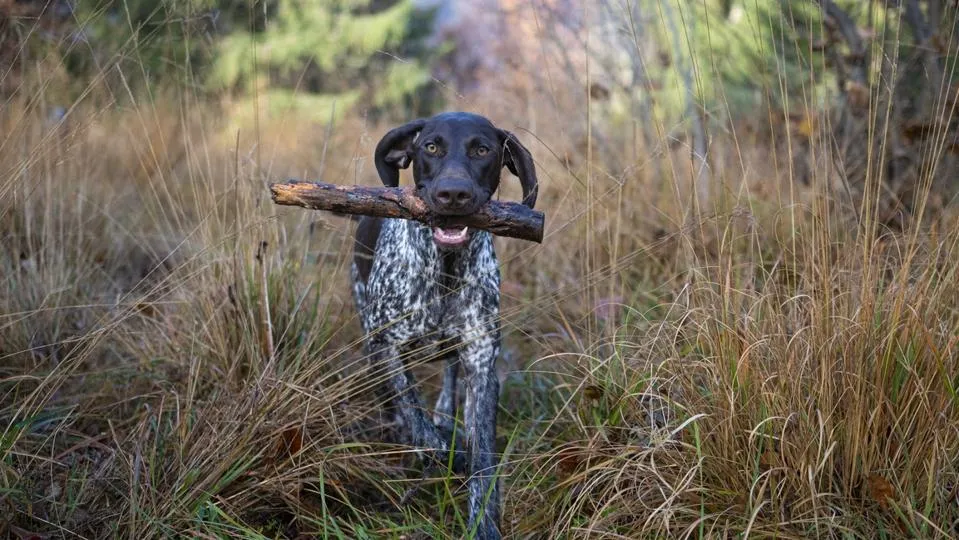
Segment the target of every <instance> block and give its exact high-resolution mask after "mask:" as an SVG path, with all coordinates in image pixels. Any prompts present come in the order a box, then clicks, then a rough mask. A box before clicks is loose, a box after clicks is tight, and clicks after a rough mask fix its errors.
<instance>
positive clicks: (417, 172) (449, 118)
mask: <svg viewBox="0 0 959 540" xmlns="http://www.w3.org/2000/svg"><path fill="white" fill-rule="evenodd" d="M374 160H375V162H376V171H377V172H378V173H379V175H380V179H381V180H382V181H383V184H384V185H386V186H389V187H396V186H398V185H399V180H400V171H399V170H400V169H405V168H407V167H409V165H410V164H411V163H412V165H413V180H414V182H415V183H416V193H417V195H419V196H420V197H421V198H422V199H423V200H424V201H425V202H426V204H427V205H428V206H429V207H430V210H432V211H433V212H434V213H436V214H437V215H441V216H465V215H469V214H472V213H474V212H476V211H477V210H479V209H480V208H481V207H482V206H483V205H484V204H486V203H487V202H488V201H489V200H490V198H491V197H492V196H493V193H495V192H496V189H497V188H498V187H499V181H500V172H501V171H502V169H503V167H504V166H505V167H506V168H508V169H509V171H510V172H511V173H513V174H514V175H515V176H517V177H519V180H520V183H521V184H522V186H523V204H525V205H526V206H529V207H530V208H532V207H533V205H534V204H536V194H537V182H536V168H535V167H534V165H533V158H532V156H531V155H530V153H529V150H527V149H526V148H525V147H524V146H523V145H522V144H520V142H519V140H517V139H516V137H515V136H514V135H513V134H512V133H510V132H508V131H506V130H503V129H499V128H497V127H496V126H494V125H493V123H492V122H490V121H489V120H487V119H486V118H484V117H482V116H479V115H476V114H470V113H462V112H455V113H443V114H439V115H436V116H434V117H432V118H429V119H419V120H413V121H412V122H409V123H407V124H404V125H402V126H400V127H397V128H394V129H392V130H390V131H389V132H388V133H387V134H386V135H384V136H383V139H381V140H380V142H379V144H377V145H376V152H375V155H374ZM469 238H470V232H469V231H468V230H467V229H466V228H465V227H454V228H440V227H436V228H434V230H433V240H434V241H435V242H436V244H437V245H438V246H439V247H441V248H444V249H456V248H458V247H462V246H464V245H466V244H467V243H468V241H469Z"/></svg>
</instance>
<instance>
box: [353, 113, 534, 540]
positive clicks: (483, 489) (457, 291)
mask: <svg viewBox="0 0 959 540" xmlns="http://www.w3.org/2000/svg"><path fill="white" fill-rule="evenodd" d="M374 158H375V163H376V170H377V172H378V173H379V176H380V179H381V180H382V181H383V184H385V185H387V186H397V185H398V184H399V169H405V168H407V167H408V166H409V165H410V164H412V165H413V180H414V181H415V183H416V191H417V194H418V195H419V196H420V197H422V198H423V200H424V201H426V204H427V205H428V206H429V207H430V209H431V210H432V211H433V212H434V213H436V214H438V215H442V216H462V215H469V214H470V213H473V212H476V211H477V210H478V209H479V208H480V207H482V206H483V205H484V204H486V202H487V201H489V200H490V197H492V195H493V193H494V192H495V191H496V189H497V187H498V186H499V181H500V171H501V170H502V168H503V167H504V166H505V167H507V168H508V169H509V171H510V172H511V173H513V174H514V175H516V176H518V177H519V179H520V182H521V184H522V186H523V202H524V203H525V204H526V205H527V206H530V207H532V206H533V205H534V203H535V202H536V194H537V182H536V170H535V168H534V166H533V159H532V156H530V153H529V150H527V149H526V148H525V147H523V145H522V144H520V142H519V141H518V140H517V139H516V137H515V136H513V134H512V133H510V132H508V131H504V130H502V129H498V128H496V127H495V126H494V125H493V124H492V123H491V122H490V121H489V120H487V119H486V118H484V117H482V116H478V115H475V114H469V113H461V112H454V113H444V114H440V115H437V116H434V117H432V118H429V119H419V120H414V121H412V122H410V123H408V124H406V125H403V126H400V127H398V128H395V129H393V130H391V131H390V132H388V133H387V134H386V135H385V136H384V137H383V139H382V140H381V141H380V142H379V144H377V146H376V152H375V156H374ZM352 278H353V297H354V300H355V302H356V305H357V308H358V309H359V312H360V318H361V321H362V324H363V329H364V331H365V333H366V340H365V346H366V352H367V354H368V355H369V356H370V358H371V362H372V365H373V367H374V370H375V371H376V374H377V375H378V376H379V377H378V378H380V379H382V380H384V381H386V382H385V384H384V385H383V386H382V387H381V388H380V389H379V390H378V391H379V393H380V397H381V398H382V400H383V402H384V403H385V404H386V407H387V410H388V411H389V412H390V413H391V414H393V415H394V417H395V419H396V420H397V421H398V423H400V424H401V425H402V426H403V429H404V431H405V434H406V435H407V436H408V437H409V442H410V444H412V445H413V446H415V447H418V448H419V449H421V452H423V453H421V454H420V455H421V456H423V455H424V454H425V455H426V456H429V458H428V460H427V464H428V466H431V465H432V464H436V463H444V462H446V460H448V459H450V457H451V456H450V452H451V451H452V453H453V455H452V462H453V467H454V469H457V470H459V471H464V470H465V471H466V472H468V474H469V476H468V480H467V482H468V489H469V528H470V531H474V530H475V531H476V537H477V538H482V539H491V538H499V537H500V533H499V488H498V486H497V482H496V480H495V469H496V464H497V460H496V457H495V454H494V451H495V448H494V446H495V438H496V410H497V401H498V399H499V381H498V380H497V377H496V370H495V363H496V357H497V356H498V354H499V349H500V330H499V322H498V316H499V284H500V276H499V263H498V262H497V260H496V253H495V252H494V251H493V238H492V236H491V235H490V233H488V232H486V231H479V230H468V229H467V228H465V227H453V228H440V227H430V226H427V225H423V224H420V223H417V222H414V221H406V220H401V219H380V218H368V217H367V218H362V219H361V220H360V223H359V225H358V227H357V230H356V244H355V247H354V259H353V266H352ZM424 351H427V352H425V353H424ZM412 354H418V355H421V354H433V355H435V356H436V357H439V358H443V359H445V360H446V368H445V376H444V380H443V386H442V390H441V392H440V396H439V399H438V401H437V404H436V409H435V411H434V413H433V417H432V419H431V418H430V417H429V416H428V414H427V413H426V412H425V411H424V407H423V404H422V401H421V400H420V397H419V394H418V392H417V391H416V390H415V388H414V387H413V385H414V384H415V381H414V380H413V375H412V373H410V372H409V370H408V369H407V365H406V361H407V359H408V358H409V357H410V356H411V355H412ZM460 366H462V367H463V369H464V370H465V372H466V388H467V395H466V397H465V406H464V411H463V422H464V426H465V432H466V441H467V443H466V448H467V450H466V452H463V451H462V445H455V441H456V437H455V436H454V433H455V431H454V424H455V423H454V418H455V408H456V377H457V372H458V371H459V368H460ZM457 448H459V449H457Z"/></svg>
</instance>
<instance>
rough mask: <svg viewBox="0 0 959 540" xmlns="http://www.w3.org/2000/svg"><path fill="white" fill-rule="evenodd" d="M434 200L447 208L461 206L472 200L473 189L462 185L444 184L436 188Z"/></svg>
mask: <svg viewBox="0 0 959 540" xmlns="http://www.w3.org/2000/svg"><path fill="white" fill-rule="evenodd" d="M436 202H438V203H440V204H441V205H443V206H446V207H449V208H462V207H464V206H467V205H469V204H470V203H471V202H473V190H471V189H469V188H468V187H467V186H462V185H455V184H452V185H446V186H443V187H441V188H440V189H438V190H436Z"/></svg>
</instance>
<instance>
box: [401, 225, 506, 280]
mask: <svg viewBox="0 0 959 540" xmlns="http://www.w3.org/2000/svg"><path fill="white" fill-rule="evenodd" d="M410 224H411V227H412V228H413V229H414V231H415V237H416V241H417V242H419V243H420V244H421V246H422V247H423V248H425V249H422V250H418V252H419V253H421V254H422V255H423V256H424V257H426V258H428V259H431V260H429V261H425V262H426V263H427V267H431V268H434V269H435V274H434V276H435V279H436V282H437V283H438V284H440V285H441V286H443V287H445V288H447V289H455V288H457V287H460V286H462V285H463V284H464V283H463V282H464V281H467V282H468V281H473V280H475V279H478V278H481V277H482V276H483V275H485V274H487V273H489V272H493V271H496V270H497V268H498V263H497V261H496V254H495V253H494V251H493V244H492V242H493V239H492V236H491V235H490V233H488V232H486V231H479V230H477V231H473V232H472V234H471V236H470V239H469V243H467V244H466V245H465V246H463V247H462V248H460V249H450V250H445V249H440V248H439V247H437V246H436V243H435V242H434V241H433V229H432V228H431V227H429V226H426V225H422V224H418V223H413V222H410ZM414 231H410V232H414Z"/></svg>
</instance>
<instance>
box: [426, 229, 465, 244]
mask: <svg viewBox="0 0 959 540" xmlns="http://www.w3.org/2000/svg"><path fill="white" fill-rule="evenodd" d="M467 232H468V228H467V227H433V240H435V241H436V242H437V243H439V244H442V245H444V246H458V245H461V244H463V243H464V242H466V238H467V236H468V235H467Z"/></svg>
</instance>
